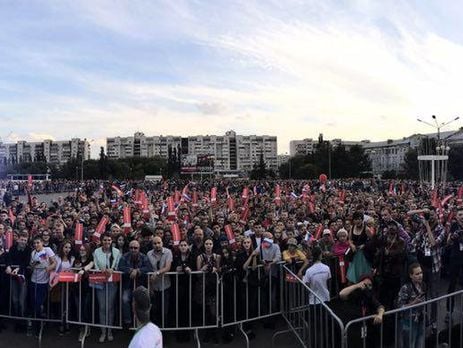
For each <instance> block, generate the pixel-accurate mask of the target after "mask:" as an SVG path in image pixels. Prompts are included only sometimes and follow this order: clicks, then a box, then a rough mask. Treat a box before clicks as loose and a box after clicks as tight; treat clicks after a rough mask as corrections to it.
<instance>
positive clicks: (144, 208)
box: [141, 191, 150, 220]
mask: <svg viewBox="0 0 463 348" xmlns="http://www.w3.org/2000/svg"><path fill="white" fill-rule="evenodd" d="M141 197H142V202H141V208H142V211H143V217H144V218H145V220H148V219H149V218H150V209H149V201H148V196H147V195H146V192H144V191H143V195H142V196H141Z"/></svg>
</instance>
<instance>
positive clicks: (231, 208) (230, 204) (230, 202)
mask: <svg viewBox="0 0 463 348" xmlns="http://www.w3.org/2000/svg"><path fill="white" fill-rule="evenodd" d="M227 207H228V211H234V210H235V200H234V199H233V198H232V197H228V198H227Z"/></svg>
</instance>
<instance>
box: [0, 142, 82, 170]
mask: <svg viewBox="0 0 463 348" xmlns="http://www.w3.org/2000/svg"><path fill="white" fill-rule="evenodd" d="M82 155H83V158H84V159H85V160H87V159H90V143H89V142H88V141H87V140H86V139H84V140H81V139H79V138H73V139H71V140H59V141H54V140H50V139H46V140H44V141H40V142H28V141H23V140H21V141H18V142H16V143H1V144H0V161H1V162H2V163H3V164H16V163H23V162H37V161H46V162H48V163H53V164H64V163H66V162H67V161H69V160H70V159H71V158H82V157H81V156H82Z"/></svg>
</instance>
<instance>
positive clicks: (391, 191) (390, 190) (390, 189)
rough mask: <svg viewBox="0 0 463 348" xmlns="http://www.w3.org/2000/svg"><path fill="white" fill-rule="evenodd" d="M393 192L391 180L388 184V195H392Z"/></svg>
mask: <svg viewBox="0 0 463 348" xmlns="http://www.w3.org/2000/svg"><path fill="white" fill-rule="evenodd" d="M393 194H394V182H391V183H390V184H389V195H391V196H392V195H393Z"/></svg>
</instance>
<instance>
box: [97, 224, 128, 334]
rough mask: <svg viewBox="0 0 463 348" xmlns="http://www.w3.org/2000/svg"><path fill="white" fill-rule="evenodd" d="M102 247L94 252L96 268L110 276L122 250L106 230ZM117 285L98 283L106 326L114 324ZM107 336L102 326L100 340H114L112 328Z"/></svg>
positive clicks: (101, 314)
mask: <svg viewBox="0 0 463 348" xmlns="http://www.w3.org/2000/svg"><path fill="white" fill-rule="evenodd" d="M100 240H101V247H99V248H97V249H96V250H95V252H94V253H93V262H94V263H95V269H96V270H98V271H102V272H104V273H105V274H106V275H108V276H110V275H111V274H112V273H113V272H114V271H115V270H117V267H118V265H119V260H120V257H121V256H120V255H121V254H120V251H119V250H118V249H116V248H113V246H112V242H113V240H112V237H111V233H109V232H105V233H103V234H102V235H101V237H100ZM116 295H117V285H116V284H114V283H109V282H106V283H104V284H98V285H97V287H96V296H97V300H98V309H99V318H100V324H101V325H104V326H113V324H114V317H115V306H116ZM107 334H108V335H107V336H106V328H105V327H102V328H101V335H100V338H99V339H98V341H99V342H100V343H103V342H104V341H105V340H106V338H107V339H108V341H109V342H111V341H113V340H114V336H113V333H112V330H111V329H108V331H107Z"/></svg>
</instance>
